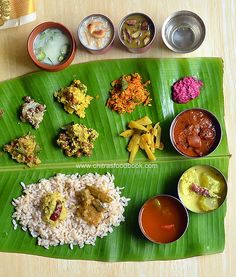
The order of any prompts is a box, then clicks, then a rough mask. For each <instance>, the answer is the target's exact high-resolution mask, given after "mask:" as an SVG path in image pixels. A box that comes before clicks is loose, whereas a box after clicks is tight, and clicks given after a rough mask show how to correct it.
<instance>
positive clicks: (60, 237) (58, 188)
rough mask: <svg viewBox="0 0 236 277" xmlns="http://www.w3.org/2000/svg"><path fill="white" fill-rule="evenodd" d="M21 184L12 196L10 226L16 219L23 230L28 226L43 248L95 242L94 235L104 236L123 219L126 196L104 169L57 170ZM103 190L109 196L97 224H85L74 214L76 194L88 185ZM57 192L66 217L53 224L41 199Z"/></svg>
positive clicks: (76, 201) (95, 236) (81, 245)
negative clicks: (102, 172)
mask: <svg viewBox="0 0 236 277" xmlns="http://www.w3.org/2000/svg"><path fill="white" fill-rule="evenodd" d="M21 184H22V186H23V189H24V191H23V195H22V196H20V197H18V198H17V199H13V201H12V204H13V205H14V206H15V212H14V213H13V225H14V229H16V228H17V224H18V223H19V224H20V225H21V227H22V229H23V230H24V231H27V230H29V232H30V234H31V235H32V236H33V237H37V239H38V245H41V246H43V247H45V248H49V246H56V245H63V244H69V245H70V248H71V249H73V245H78V246H79V247H80V248H82V247H83V246H84V245H85V244H92V245H94V244H95V241H96V238H97V237H101V238H102V237H104V236H106V235H107V234H108V233H111V232H112V231H113V227H115V226H119V225H120V223H121V222H122V221H124V220H125V218H124V216H123V213H124V208H125V206H127V205H128V201H129V200H130V199H128V198H125V197H124V196H121V188H119V187H115V185H114V176H113V175H111V174H109V173H107V174H106V175H99V174H97V173H95V174H92V173H89V174H85V175H82V176H80V175H79V174H73V175H65V174H57V175H56V176H54V177H51V178H50V179H42V180H40V181H39V182H38V183H36V184H31V185H29V186H25V185H24V184H23V183H21ZM91 185H92V186H94V187H95V188H97V189H100V190H104V191H106V192H107V194H108V195H109V197H110V198H111V199H112V200H111V201H110V202H109V203H104V207H105V209H104V210H105V212H104V215H103V218H102V220H101V221H100V223H99V224H98V225H97V226H93V225H89V224H88V223H87V222H86V221H84V220H83V219H82V218H80V217H78V216H76V211H77V205H78V199H77V197H76V194H77V193H78V192H79V191H82V190H84V189H85V188H86V187H88V186H91ZM55 192H58V193H60V195H62V197H63V198H64V199H65V207H66V209H67V216H66V219H65V220H64V221H62V222H59V223H58V224H57V225H56V227H55V226H52V225H50V224H47V222H45V221H44V220H43V214H42V207H41V205H42V204H41V203H42V199H43V198H44V197H45V195H47V194H50V193H55Z"/></svg>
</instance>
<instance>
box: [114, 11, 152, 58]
mask: <svg viewBox="0 0 236 277" xmlns="http://www.w3.org/2000/svg"><path fill="white" fill-rule="evenodd" d="M118 36H119V39H120V41H121V43H122V44H123V45H124V46H125V47H126V48H127V49H128V51H129V52H132V53H143V52H145V51H147V50H148V49H149V48H150V47H151V45H152V43H153V41H154V39H155V36H156V27H155V24H154V22H153V20H152V19H151V18H150V17H149V16H147V15H146V14H143V13H138V12H136V13H131V14H128V15H127V16H125V17H124V18H123V19H122V20H121V22H120V24H119V27H118Z"/></svg>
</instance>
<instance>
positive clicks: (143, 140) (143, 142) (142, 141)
mask: <svg viewBox="0 0 236 277" xmlns="http://www.w3.org/2000/svg"><path fill="white" fill-rule="evenodd" d="M145 143H146V142H145V139H144V138H143V137H142V136H141V137H140V142H139V147H140V148H141V149H142V150H144V147H145Z"/></svg>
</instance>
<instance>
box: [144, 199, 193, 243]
mask: <svg viewBox="0 0 236 277" xmlns="http://www.w3.org/2000/svg"><path fill="white" fill-rule="evenodd" d="M188 223H189V216H188V212H187V210H186V208H185V207H184V206H183V204H182V203H181V202H180V201H179V200H178V199H177V198H175V197H173V196H171V195H166V194H163V195H157V196H155V197H153V198H151V199H149V200H148V201H146V202H145V203H144V205H143V206H142V208H141V210H140V212H139V226H140V229H141V231H142V233H143V234H144V236H145V237H146V238H147V239H148V240H150V241H152V242H154V243H159V244H164V243H170V242H174V241H176V240H178V239H179V238H180V237H182V236H183V234H184V233H185V231H186V230H187V228H188Z"/></svg>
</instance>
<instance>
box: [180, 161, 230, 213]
mask: <svg viewBox="0 0 236 277" xmlns="http://www.w3.org/2000/svg"><path fill="white" fill-rule="evenodd" d="M178 195H179V198H180V200H181V201H182V203H183V204H184V206H185V207H186V208H187V209H188V210H190V211H192V212H194V213H208V212H212V211H214V210H216V209H218V208H219V207H220V206H221V205H222V204H223V202H224V200H225V198H226V195H227V182H226V179H225V177H224V175H223V174H222V173H221V172H220V171H219V170H218V169H216V168H215V167H212V166H209V165H196V166H193V167H190V168H189V169H187V170H186V171H185V172H184V173H183V174H182V176H181V177H180V180H179V183H178Z"/></svg>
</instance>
